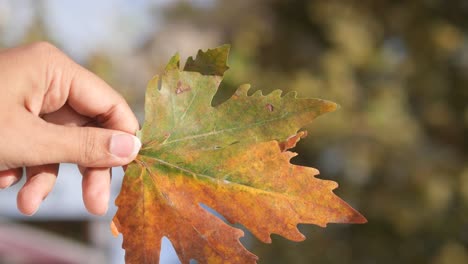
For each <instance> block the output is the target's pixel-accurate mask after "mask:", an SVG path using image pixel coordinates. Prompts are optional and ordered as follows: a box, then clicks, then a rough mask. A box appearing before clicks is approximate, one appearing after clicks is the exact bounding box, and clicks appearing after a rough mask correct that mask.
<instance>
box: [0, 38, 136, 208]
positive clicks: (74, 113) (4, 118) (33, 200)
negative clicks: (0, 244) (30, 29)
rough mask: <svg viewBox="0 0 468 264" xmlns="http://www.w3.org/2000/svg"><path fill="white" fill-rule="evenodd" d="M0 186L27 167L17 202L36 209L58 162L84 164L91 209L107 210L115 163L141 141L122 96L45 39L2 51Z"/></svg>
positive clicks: (129, 158) (85, 196)
mask: <svg viewBox="0 0 468 264" xmlns="http://www.w3.org/2000/svg"><path fill="white" fill-rule="evenodd" d="M0 95H1V96H0V126H1V129H0V189H3V188H7V187H9V186H11V185H12V184H14V183H15V182H17V181H18V180H19V179H20V178H21V176H22V174H23V167H25V169H26V177H27V179H26V183H25V185H24V186H23V187H22V188H21V190H20V191H19V193H18V197H17V204H18V209H19V210H20V211H21V212H22V213H23V214H26V215H32V214H34V213H35V212H36V211H37V209H38V208H39V205H40V203H41V202H42V201H43V199H45V197H46V196H47V195H48V193H49V192H50V191H51V190H52V188H53V186H54V184H55V180H56V177H57V174H58V169H59V164H58V163H60V162H70V163H76V164H78V165H79V168H80V171H81V173H82V174H83V182H82V189H83V201H84V204H85V206H86V208H87V209H88V211H89V212H90V213H93V214H97V215H102V214H104V213H105V212H106V211H107V205H108V201H109V193H110V167H113V166H122V165H125V164H128V163H130V162H131V161H132V160H133V159H134V158H135V157H136V155H137V153H138V150H139V149H140V147H141V143H140V141H139V140H138V139H137V138H136V137H134V136H133V135H132V134H134V133H135V132H136V131H137V130H138V127H139V126H138V121H137V119H136V117H135V115H134V114H133V112H132V111H131V109H130V107H129V106H128V104H127V103H126V102H125V100H124V99H123V98H122V97H121V96H120V95H119V94H118V93H117V92H115V91H114V90H113V89H112V88H111V87H109V86H108V85H107V84H106V83H105V82H104V81H102V80H101V79H99V78H98V77H97V76H95V75H94V74H93V73H91V72H89V71H87V70H86V69H84V68H83V67H81V66H79V65H78V64H76V63H75V62H73V61H72V60H71V59H69V58H68V57H67V56H66V55H65V54H63V53H62V52H61V51H59V50H58V49H57V48H55V47H54V46H52V45H51V44H48V43H44V42H41V43H35V44H31V45H28V46H23V47H18V48H14V49H9V50H5V51H3V52H0Z"/></svg>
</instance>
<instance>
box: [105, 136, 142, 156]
mask: <svg viewBox="0 0 468 264" xmlns="http://www.w3.org/2000/svg"><path fill="white" fill-rule="evenodd" d="M140 148H141V141H140V139H138V138H137V137H135V136H132V135H130V134H116V135H113V136H112V137H111V141H110V145H109V151H110V153H111V154H112V155H114V156H117V157H120V158H128V157H134V156H136V155H137V154H138V151H140Z"/></svg>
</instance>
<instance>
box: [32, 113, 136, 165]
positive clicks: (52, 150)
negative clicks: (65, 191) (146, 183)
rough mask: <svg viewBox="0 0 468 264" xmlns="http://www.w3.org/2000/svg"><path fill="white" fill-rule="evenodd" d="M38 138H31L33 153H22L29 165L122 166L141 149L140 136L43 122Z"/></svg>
mask: <svg viewBox="0 0 468 264" xmlns="http://www.w3.org/2000/svg"><path fill="white" fill-rule="evenodd" d="M35 135H36V136H34V137H31V136H29V137H28V138H30V139H29V140H30V141H31V142H30V143H29V146H30V148H29V149H30V150H29V151H28V152H25V153H24V154H23V161H24V162H25V163H29V164H25V165H27V166H31V165H40V164H51V163H61V162H69V163H76V164H78V165H81V166H85V167H114V166H122V165H125V164H128V163H130V162H131V161H132V160H134V159H135V157H136V156H137V154H138V151H139V150H140V147H141V142H140V140H139V139H138V138H137V137H135V136H133V135H131V134H127V133H125V132H122V131H117V130H111V129H104V128H95V127H69V126H61V125H55V124H51V123H47V122H41V125H39V127H36V130H35ZM27 145H28V144H27ZM31 146H33V147H31ZM33 163H39V164H33Z"/></svg>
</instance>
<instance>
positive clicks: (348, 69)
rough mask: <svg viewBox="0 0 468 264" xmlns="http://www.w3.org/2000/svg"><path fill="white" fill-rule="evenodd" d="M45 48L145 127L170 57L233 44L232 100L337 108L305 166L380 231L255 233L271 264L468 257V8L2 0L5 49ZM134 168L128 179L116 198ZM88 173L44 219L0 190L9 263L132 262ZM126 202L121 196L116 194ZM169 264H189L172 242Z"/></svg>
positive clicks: (307, 149)
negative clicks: (302, 101) (291, 99)
mask: <svg viewBox="0 0 468 264" xmlns="http://www.w3.org/2000/svg"><path fill="white" fill-rule="evenodd" d="M38 40H46V41H49V42H51V43H53V44H54V45H56V46H57V47H59V48H60V49H62V50H63V51H64V52H65V53H67V54H68V55H69V56H70V57H72V58H73V59H75V60H76V61H78V62H79V63H80V64H82V65H84V66H85V67H87V68H88V69H90V70H91V71H93V72H95V73H96V74H97V75H99V76H100V77H101V78H103V79H104V80H106V81H107V82H108V83H110V84H111V85H112V86H113V87H114V88H115V89H116V90H118V91H119V92H120V93H122V94H123V95H124V96H125V98H126V99H127V101H128V102H129V103H130V105H131V106H132V108H133V110H134V111H135V113H136V114H137V115H138V117H139V119H140V120H141V121H142V120H143V102H144V90H145V87H146V82H147V81H148V80H149V79H150V78H151V76H152V75H153V74H155V73H158V72H160V71H161V69H162V68H163V67H164V65H165V63H166V62H167V61H168V59H169V58H170V56H171V55H173V54H174V53H175V52H177V51H179V52H180V53H181V55H182V58H186V57H187V56H188V55H194V54H196V51H197V50H198V49H199V48H203V49H206V48H210V47H215V46H218V45H220V44H223V43H231V44H232V50H231V55H230V58H229V65H230V66H231V69H230V70H229V71H228V72H227V73H226V76H225V79H224V82H223V83H222V85H221V88H220V89H221V91H220V93H219V94H218V95H217V97H216V102H215V103H219V102H222V101H223V100H225V98H227V97H229V96H230V95H231V94H232V93H233V91H234V90H235V88H236V87H237V86H238V85H240V84H242V83H251V84H252V86H253V88H254V89H262V90H264V91H267V92H268V91H272V90H274V89H282V90H284V91H291V90H295V91H298V92H299V95H300V96H302V97H318V98H323V99H328V100H332V101H335V102H337V103H339V104H340V105H341V109H340V110H339V111H337V112H335V113H331V114H327V115H326V116H324V117H321V118H319V119H317V120H316V121H315V122H314V123H313V124H312V125H311V126H309V127H307V129H308V130H309V137H308V138H307V139H305V140H303V141H301V143H300V144H299V146H298V147H297V148H296V151H297V152H299V153H300V156H299V157H298V158H296V159H294V163H297V164H305V165H308V166H313V167H315V168H318V169H319V170H320V171H321V176H320V177H322V178H325V179H331V180H335V181H337V182H339V183H340V187H339V189H337V190H336V191H335V192H336V193H337V194H338V195H339V196H340V197H342V198H343V199H344V200H346V201H348V202H349V203H350V204H351V205H352V206H353V207H355V208H356V209H358V210H359V211H360V212H361V213H363V214H364V215H365V216H366V217H367V218H368V220H369V223H368V224H366V225H352V226H351V225H334V224H331V225H329V227H328V228H326V229H322V228H319V227H316V226H305V225H301V226H300V229H301V230H302V231H303V233H304V234H306V236H307V237H308V239H307V240H306V241H305V242H302V243H295V242H290V241H286V240H285V239H283V238H280V237H278V236H275V235H273V243H272V244H271V245H264V244H261V243H259V242H258V241H257V240H256V239H255V238H253V237H251V236H248V237H247V238H246V242H247V245H248V247H249V249H250V250H252V251H253V252H254V253H255V254H257V255H259V256H260V261H259V263H304V264H306V263H340V264H347V263H349V264H351V263H432V264H466V263H468V162H467V161H468V87H467V85H468V1H464V0H453V1H443V0H413V1H394V0H381V1H333V0H329V1H318V0H317V1H315V0H309V1H306V0H304V1H299V0H290V1H280V0H257V1H250V0H237V1H228V0H218V1H216V0H196V1H175V0H174V1H170V0H155V1H149V0H148V1H144V0H135V1H124V0H117V1H111V0H105V1H91V0H86V1H59V0H35V1H34V0H16V1H13V0H10V1H8V0H0V47H1V48H8V47H13V46H16V45H20V44H25V43H30V42H34V41H38ZM122 174H123V173H122V170H121V169H116V170H115V171H114V178H113V180H114V182H113V193H114V194H113V195H114V197H115V195H116V194H117V193H118V191H119V188H120V182H121V179H122ZM80 180H81V179H80V176H79V173H78V172H77V170H76V169H75V168H74V167H73V166H72V165H70V164H64V165H63V166H61V168H60V175H59V179H58V183H57V187H56V188H55V189H54V190H53V192H52V193H51V194H50V195H49V197H48V198H47V199H46V200H45V202H44V204H43V205H42V207H41V208H40V210H39V212H38V213H37V214H36V216H34V217H23V216H21V215H20V214H19V213H18V211H17V209H16V200H15V199H16V197H15V196H16V192H17V189H18V188H19V186H20V184H19V185H16V186H15V187H13V188H10V189H7V190H2V191H0V263H17V264H18V263H122V262H123V251H122V250H121V249H120V244H121V240H119V239H114V238H113V237H112V236H111V234H110V231H109V229H108V224H109V221H110V219H111V216H112V215H113V213H114V211H115V208H114V207H112V208H111V210H110V212H109V214H108V215H107V216H106V217H100V218H95V217H91V216H90V215H89V214H87V213H86V211H85V210H84V206H83V205H82V201H81V184H80ZM111 203H112V205H113V199H111ZM162 254H163V258H162V260H161V263H163V264H166V263H178V261H177V258H176V257H175V256H174V252H173V249H171V246H170V243H169V242H168V241H167V240H166V241H165V242H164V250H163V253H162Z"/></svg>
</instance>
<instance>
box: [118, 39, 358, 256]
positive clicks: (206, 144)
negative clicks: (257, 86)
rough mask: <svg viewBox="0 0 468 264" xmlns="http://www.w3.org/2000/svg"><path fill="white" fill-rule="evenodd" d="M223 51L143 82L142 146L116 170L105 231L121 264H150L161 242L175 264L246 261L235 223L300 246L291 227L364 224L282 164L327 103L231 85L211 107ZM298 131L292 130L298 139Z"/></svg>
mask: <svg viewBox="0 0 468 264" xmlns="http://www.w3.org/2000/svg"><path fill="white" fill-rule="evenodd" d="M228 52H229V46H226V45H225V46H221V47H218V48H215V49H212V50H208V51H206V52H202V51H199V52H198V54H197V56H196V58H195V59H192V58H189V59H188V61H187V63H186V65H185V68H184V69H183V70H181V69H180V68H179V56H178V55H176V56H174V57H173V58H172V59H171V60H170V62H169V64H168V65H167V66H166V69H165V71H164V73H163V74H162V75H160V76H155V77H154V78H153V79H152V80H151V81H150V82H149V84H148V88H147V92H146V104H145V113H146V117H145V123H144V125H143V128H142V130H141V131H140V132H139V135H140V137H141V140H142V143H143V147H142V149H141V151H140V153H139V155H138V157H137V158H136V160H135V161H134V162H132V163H131V164H130V165H129V166H128V168H127V170H126V173H125V177H124V182H123V185H122V190H121V192H120V194H119V197H118V198H117V200H116V205H117V206H118V211H117V213H116V215H115V217H114V220H113V223H112V226H113V231H114V232H115V234H117V233H118V232H120V233H122V234H123V238H124V242H123V248H124V249H125V251H126V256H125V259H126V261H127V263H159V253H160V248H161V239H162V238H163V237H167V238H168V239H169V240H170V241H171V242H172V244H173V246H174V248H175V250H176V252H177V254H178V256H179V258H180V260H181V262H182V263H189V261H190V260H191V259H195V260H197V261H198V262H199V263H256V260H257V257H256V256H255V255H254V254H252V253H250V252H249V251H248V250H246V249H245V248H244V247H243V245H242V244H241V243H240V242H239V238H240V237H242V236H243V235H244V232H243V231H242V230H240V229H238V228H236V227H233V226H232V225H230V224H228V223H226V222H224V221H223V220H222V219H220V218H219V217H218V216H216V215H214V214H213V213H212V212H210V211H208V210H207V209H206V207H209V208H211V209H213V210H215V211H216V212H217V213H219V214H220V215H222V216H223V217H224V218H225V219H226V220H227V221H228V222H229V223H231V224H234V223H239V224H241V225H243V226H244V227H245V228H247V229H248V230H249V231H250V232H252V234H253V235H255V236H256V237H257V238H258V239H260V240H261V241H263V242H266V243H270V242H271V238H270V235H271V234H272V233H274V234H279V235H281V236H283V237H285V238H287V239H290V240H293V241H301V240H304V239H305V237H304V236H303V235H302V234H301V233H300V232H299V231H298V229H297V224H299V223H307V224H315V225H319V226H326V225H327V223H364V222H365V221H366V220H365V218H364V217H363V216H362V215H360V214H359V213H358V212H356V211H355V210H354V209H352V208H351V207H350V206H349V205H348V204H346V203H345V202H344V201H343V200H341V199H340V198H338V197H337V196H336V195H335V194H333V192H332V191H333V190H334V189H335V188H336V187H337V184H336V183H335V182H333V181H327V180H321V179H317V178H315V176H316V175H317V174H318V173H319V172H318V171H317V170H316V169H314V168H309V167H303V166H297V165H293V164H291V163H290V159H291V158H292V157H294V156H295V155H296V154H295V153H293V152H290V151H288V149H290V148H292V147H294V146H295V145H296V143H297V142H298V141H299V140H300V139H301V138H302V137H304V136H305V135H306V132H305V131H299V130H300V128H301V127H303V126H304V125H306V124H308V123H310V122H311V121H312V120H313V119H314V118H316V117H317V116H319V115H321V114H323V113H327V112H330V111H333V110H335V109H336V107H337V106H336V104H334V103H332V102H329V101H324V100H320V99H299V98H296V94H295V93H288V94H285V95H283V96H282V92H281V91H280V90H276V91H274V92H272V93H270V94H268V95H263V94H262V93H261V92H259V91H258V92H255V93H253V94H252V95H249V94H248V92H249V89H250V86H249V85H242V86H240V87H239V88H238V89H237V91H236V92H235V93H234V95H233V96H232V97H231V98H230V99H229V100H227V101H226V102H224V103H222V104H220V105H218V106H216V107H213V106H211V101H212V99H213V97H214V95H215V94H216V92H217V89H218V86H219V84H220V82H221V80H222V78H223V77H222V76H223V74H224V72H225V71H226V70H227V69H228V67H227V66H226V60H227V56H228ZM298 131H299V132H298Z"/></svg>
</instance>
